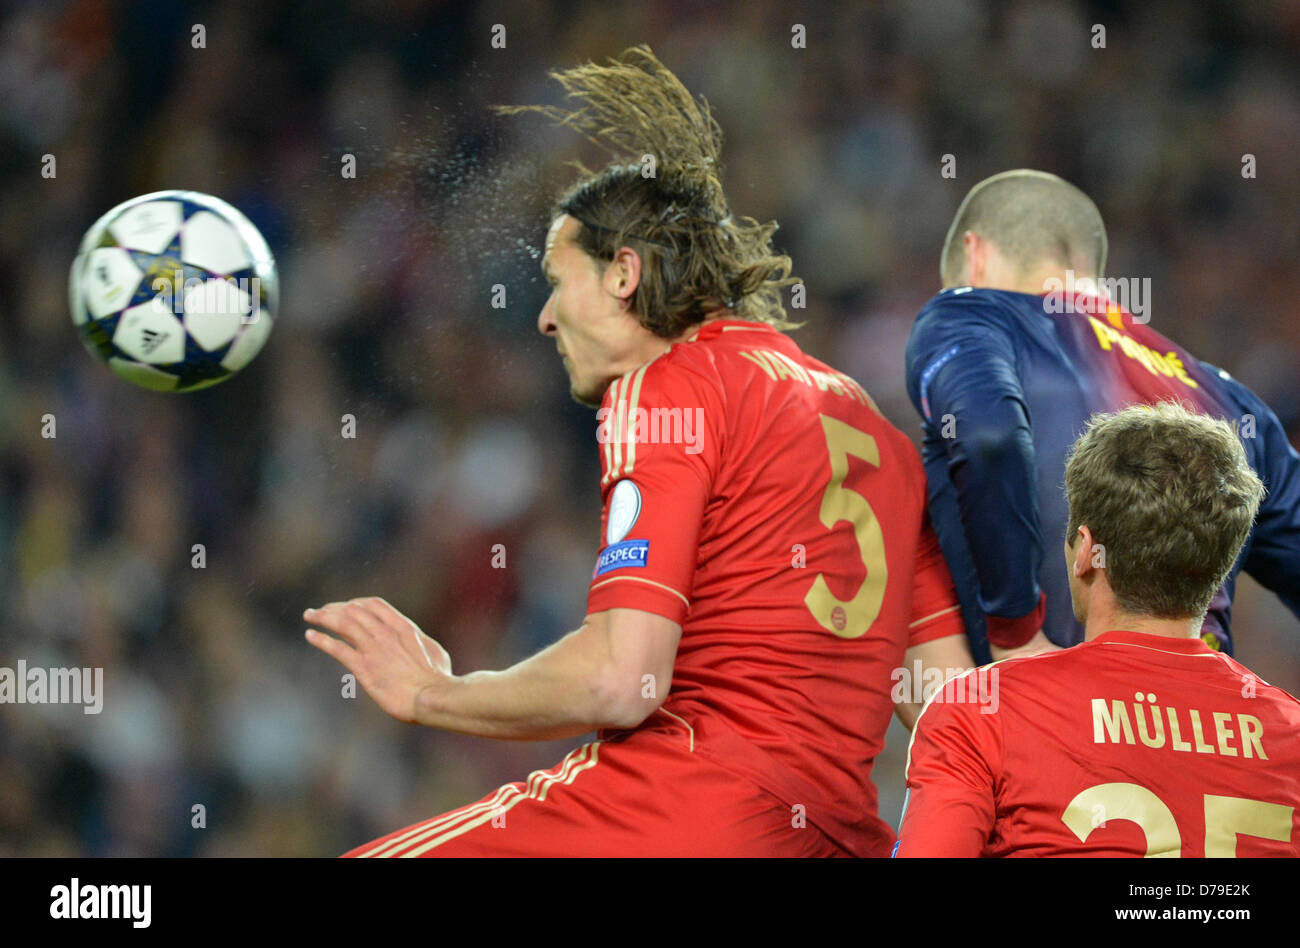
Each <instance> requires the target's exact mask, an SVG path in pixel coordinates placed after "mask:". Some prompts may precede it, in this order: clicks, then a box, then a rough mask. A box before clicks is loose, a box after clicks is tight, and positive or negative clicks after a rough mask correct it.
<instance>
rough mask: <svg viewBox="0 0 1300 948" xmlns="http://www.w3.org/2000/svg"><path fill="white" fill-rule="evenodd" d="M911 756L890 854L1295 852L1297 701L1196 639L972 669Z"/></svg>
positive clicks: (1124, 635)
mask: <svg viewBox="0 0 1300 948" xmlns="http://www.w3.org/2000/svg"><path fill="white" fill-rule="evenodd" d="M981 676H982V677H983V678H984V679H985V680H984V681H977V679H979V678H980V677H981ZM972 681H977V686H976V687H969V683H970V682H972ZM908 758H909V759H908V771H907V786H908V800H907V806H906V808H905V810H904V813H903V826H902V830H901V833H900V837H901V838H900V840H899V845H898V852H897V855H899V856H981V855H982V856H1187V857H1192V856H1242V857H1245V856H1290V857H1295V856H1300V702H1298V701H1296V699H1295V698H1293V697H1291V695H1289V694H1287V693H1286V692H1285V691H1283V690H1282V689H1281V688H1275V687H1274V686H1272V685H1270V684H1268V683H1267V682H1265V681H1263V680H1262V679H1260V678H1258V677H1256V676H1255V675H1254V674H1252V673H1251V671H1250V670H1249V669H1247V668H1246V667H1245V666H1243V665H1241V664H1239V663H1237V662H1235V661H1233V660H1232V659H1231V658H1229V657H1228V656H1227V655H1224V654H1222V653H1221V652H1216V651H1215V650H1213V649H1211V648H1210V647H1209V646H1208V645H1206V644H1205V643H1204V642H1203V641H1201V640H1200V639H1195V638H1186V639H1173V638H1169V637H1167V636H1162V635H1147V634H1143V633H1140V632H1122V631H1116V632H1106V633H1104V634H1102V635H1099V636H1097V637H1096V638H1095V639H1093V640H1091V641H1089V642H1085V643H1083V644H1082V645H1076V646H1074V647H1073V648H1070V649H1066V650H1065V651H1062V652H1051V653H1048V654H1045V655H1036V656H1033V657H1029V658H1019V659H1012V660H1010V661H1007V662H999V663H995V664H993V665H990V666H987V667H986V668H982V669H979V670H978V671H975V672H969V673H967V674H966V675H965V676H963V678H959V679H955V680H954V681H953V682H951V683H950V685H949V686H946V687H945V689H944V690H942V691H940V692H938V693H937V694H936V696H935V698H934V699H933V700H932V701H931V702H930V703H929V704H927V705H926V708H925V711H924V712H923V713H922V714H921V717H920V720H919V721H918V722H917V725H916V729H915V731H914V732H913V736H912V746H911V749H910V751H909V755H908Z"/></svg>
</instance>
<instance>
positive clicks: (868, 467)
mask: <svg viewBox="0 0 1300 948" xmlns="http://www.w3.org/2000/svg"><path fill="white" fill-rule="evenodd" d="M597 419H598V421H599V423H600V426H601V427H600V429H599V438H598V440H600V441H601V442H602V444H601V467H602V472H603V477H602V479H601V486H602V493H603V497H604V514H603V516H602V518H601V526H602V542H603V545H602V548H601V552H600V555H599V558H598V560H597V563H596V568H595V570H594V573H593V575H592V580H591V588H590V591H589V594H588V600H587V611H588V613H595V612H601V611H604V610H607V609H613V608H631V609H642V610H645V611H647V612H652V613H655V614H656V615H661V616H664V617H666V618H669V619H672V620H673V621H675V622H678V623H680V624H681V626H682V638H681V643H680V645H679V647H678V651H677V659H676V663H675V665H674V667H673V680H672V687H671V690H670V692H669V695H668V697H667V699H666V700H665V701H664V704H663V706H662V708H661V709H660V712H657V713H656V714H655V715H652V716H651V718H650V719H648V720H647V725H649V724H650V723H652V722H654V723H655V724H657V725H658V724H661V723H662V722H663V720H664V718H663V715H667V716H668V717H669V718H671V719H675V720H676V721H677V722H679V723H680V726H681V728H682V735H683V740H684V741H688V742H689V744H690V747H691V748H692V750H693V752H694V753H696V754H699V755H702V756H705V757H708V758H709V759H710V760H711V761H712V762H714V763H716V764H717V765H718V766H720V767H723V768H725V769H727V770H729V771H730V772H731V773H734V774H737V775H740V776H743V777H745V778H748V779H749V780H750V781H752V782H753V783H755V784H757V785H758V786H760V787H761V788H763V789H765V790H767V791H768V792H769V793H770V794H772V795H773V796H775V797H776V798H778V799H779V800H781V801H782V802H784V803H785V804H786V805H788V806H790V807H791V808H792V813H793V814H794V816H793V817H792V819H798V818H800V817H802V818H803V819H804V820H806V822H807V824H809V825H812V826H815V827H816V828H817V829H819V830H821V832H822V833H823V834H825V835H826V836H827V837H829V838H830V839H831V840H833V841H834V842H836V843H838V844H839V845H840V846H841V847H842V848H843V849H845V850H846V851H848V852H850V853H853V854H855V855H882V856H883V855H887V854H888V853H889V847H890V845H891V844H892V842H893V838H894V834H893V831H892V830H891V829H890V828H889V827H888V826H887V825H886V824H885V823H884V822H883V821H881V820H880V819H879V818H878V817H877V816H876V790H875V787H874V785H873V784H872V783H871V780H870V776H869V775H870V772H871V765H872V761H873V760H874V759H875V757H876V755H877V754H878V753H879V752H880V750H881V748H882V747H883V745H884V740H885V731H886V729H887V727H888V726H889V720H890V715H891V714H892V713H893V709H894V705H893V701H892V699H891V696H890V691H891V686H892V681H891V672H892V670H893V669H895V668H898V667H899V666H901V665H902V663H903V653H904V650H905V649H906V648H907V647H908V646H909V645H914V644H918V643H920V642H924V641H929V640H931V639H936V638H940V637H943V636H947V635H961V634H964V629H963V626H962V624H961V619H960V615H959V612H958V608H957V600H956V595H955V592H954V590H953V585H952V580H951V578H950V575H949V573H948V568H947V565H946V563H945V562H944V560H943V557H942V554H941V553H940V552H939V548H938V543H937V541H936V540H935V538H934V535H933V532H932V531H931V530H930V528H929V525H928V522H927V520H926V519H925V507H926V488H925V475H924V472H923V470H922V467H921V462H920V457H919V456H918V455H917V452H916V450H915V449H914V448H913V446H912V444H911V442H910V441H909V440H908V439H907V438H906V437H905V436H904V435H903V434H902V433H901V432H899V431H898V430H897V429H895V428H894V427H893V426H892V425H891V424H889V422H887V421H886V420H885V418H884V417H883V416H882V415H881V414H880V413H879V411H878V410H877V409H876V407H875V405H874V403H873V402H872V401H871V399H870V398H869V397H868V396H867V394H866V392H865V391H863V389H862V388H861V386H859V385H858V384H857V383H856V382H854V381H853V380H852V379H850V378H849V377H848V376H846V375H844V374H842V373H840V372H837V371H835V370H834V369H832V368H830V367H829V366H827V365H825V364H823V363H821V362H818V361H817V360H815V359H812V358H809V357H808V356H807V355H805V354H804V353H803V352H801V351H800V349H799V348H798V346H796V345H795V344H794V342H793V341H792V340H791V339H790V338H789V337H788V336H786V335H784V334H782V333H779V332H777V331H776V330H775V329H773V328H772V327H770V326H768V325H766V324H763V323H753V322H745V321H740V320H716V321H712V322H709V323H707V324H705V326H704V327H703V328H701V329H700V330H699V331H698V332H696V333H695V334H694V335H692V336H691V337H689V339H688V340H687V341H685V342H683V343H679V344H676V345H674V346H673V347H672V348H671V349H670V350H669V351H668V352H667V353H665V354H664V355H661V356H659V357H658V358H656V359H654V360H653V361H651V362H649V363H647V364H646V365H644V366H642V367H640V368H639V369H636V370H635V371H633V372H629V373H628V374H627V375H624V376H623V377H622V378H620V379H618V380H616V381H615V382H614V383H613V384H612V385H611V386H610V387H609V390H608V391H607V392H606V394H605V398H604V402H603V405H602V407H601V410H600V412H599V413H598V415H597ZM663 684H666V683H663ZM609 733H612V734H616V735H619V736H620V737H621V734H620V732H609ZM602 736H605V734H602ZM635 737H636V734H635V731H633V732H632V733H631V736H630V737H628V738H627V739H628V740H635ZM796 807H801V808H802V809H795V808H796ZM796 825H797V824H796Z"/></svg>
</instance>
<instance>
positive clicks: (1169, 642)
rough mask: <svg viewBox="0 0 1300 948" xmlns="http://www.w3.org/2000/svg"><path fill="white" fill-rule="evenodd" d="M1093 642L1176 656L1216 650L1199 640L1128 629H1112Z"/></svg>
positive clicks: (1210, 653) (1210, 652) (1203, 653)
mask: <svg viewBox="0 0 1300 948" xmlns="http://www.w3.org/2000/svg"><path fill="white" fill-rule="evenodd" d="M1093 642H1115V643H1119V644H1123V645H1141V646H1143V647H1144V648H1153V649H1155V650H1156V651H1159V652H1172V653H1174V654H1176V655H1213V654H1215V650H1214V649H1212V648H1210V646H1208V645H1206V644H1205V642H1204V640H1202V639H1199V638H1195V639H1194V638H1191V637H1188V638H1185V639H1184V638H1177V639H1176V638H1173V637H1172V636H1168V635H1151V634H1150V633H1149V632H1130V631H1128V630H1127V629H1112V630H1111V631H1109V632H1103V633H1102V634H1101V635H1099V636H1097V637H1096V638H1094V639H1092V640H1091V641H1090V642H1089V644H1092V643H1093Z"/></svg>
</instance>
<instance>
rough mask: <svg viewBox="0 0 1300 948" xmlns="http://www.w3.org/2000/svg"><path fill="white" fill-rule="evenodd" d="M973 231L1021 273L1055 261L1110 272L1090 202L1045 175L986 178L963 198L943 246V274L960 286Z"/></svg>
mask: <svg viewBox="0 0 1300 948" xmlns="http://www.w3.org/2000/svg"><path fill="white" fill-rule="evenodd" d="M966 231H971V232H973V233H975V234H978V235H979V236H981V237H983V238H985V239H987V240H989V241H992V242H993V244H994V245H995V246H996V247H997V248H998V250H999V251H1001V252H1002V255H1003V256H1004V257H1006V258H1007V261H1008V262H1010V263H1012V264H1014V265H1015V266H1016V267H1018V268H1019V269H1020V270H1021V271H1024V272H1028V271H1030V270H1032V269H1033V268H1034V267H1036V266H1038V265H1039V264H1042V263H1045V262H1047V263H1055V264H1059V265H1060V266H1062V267H1067V268H1070V269H1073V270H1076V271H1078V272H1079V275H1080V276H1093V277H1097V278H1101V277H1102V276H1104V275H1105V274H1104V273H1103V271H1104V270H1105V269H1106V252H1107V243H1106V225H1105V224H1103V223H1102V220H1101V211H1099V210H1097V205H1096V204H1094V203H1093V201H1092V198H1090V197H1088V195H1086V194H1084V193H1083V192H1082V191H1080V190H1079V189H1078V188H1076V187H1075V186H1074V185H1072V184H1071V183H1070V182H1068V181H1066V180H1065V179H1063V178H1058V177H1057V176H1056V175H1054V174H1048V173H1047V172H1046V171H1034V170H1031V169H1029V168H1017V169H1016V170H1014V171H1003V172H1002V173H1001V174H995V175H993V177H991V178H985V179H984V180H983V181H981V182H980V183H979V184H977V185H975V187H973V188H971V189H970V192H969V193H968V194H967V195H966V197H965V199H963V200H962V202H961V206H960V207H959V208H957V213H956V215H955V216H954V217H953V220H952V226H951V227H949V228H948V236H947V238H945V240H944V243H943V254H942V256H941V257H940V260H939V276H940V279H942V281H943V285H944V286H945V287H952V286H957V285H959V284H960V283H961V278H960V273H961V270H962V267H963V266H964V265H965V262H966V248H965V246H964V245H963V243H962V236H963V235H964V234H965V233H966Z"/></svg>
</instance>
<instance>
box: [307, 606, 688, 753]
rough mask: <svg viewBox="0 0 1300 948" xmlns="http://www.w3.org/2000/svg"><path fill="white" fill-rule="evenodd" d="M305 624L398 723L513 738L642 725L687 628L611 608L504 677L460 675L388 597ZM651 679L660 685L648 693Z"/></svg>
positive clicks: (311, 613)
mask: <svg viewBox="0 0 1300 948" xmlns="http://www.w3.org/2000/svg"><path fill="white" fill-rule="evenodd" d="M304 618H305V619H307V621H309V622H311V623H312V624H313V625H317V626H320V627H321V628H323V629H327V630H329V631H330V632H332V633H333V636H327V635H323V634H322V633H320V632H315V631H309V632H308V634H307V637H308V641H309V642H311V644H312V645H315V646H316V647H317V648H319V649H320V650H321V651H323V652H325V653H326V654H328V655H331V656H333V657H334V658H336V659H338V661H339V662H341V663H342V664H343V665H344V666H345V667H346V668H347V669H348V670H349V671H351V672H352V673H353V674H355V675H356V676H357V681H358V682H359V683H360V684H361V686H362V687H363V688H365V690H366V693H367V694H369V695H370V696H371V698H373V699H374V701H375V703H376V704H378V705H379V706H380V707H381V708H382V709H383V710H384V711H386V712H387V713H388V714H390V715H392V716H393V717H395V718H397V719H398V720H399V721H405V722H407V723H413V724H423V725H425V726H427V727H436V728H440V729H442V730H446V731H456V732H458V733H461V734H473V735H477V736H480V737H496V738H506V739H513V740H550V739H559V738H565V737H574V736H577V735H579V734H585V733H587V732H589V731H593V730H597V729H599V728H604V727H619V728H627V727H635V726H636V725H638V724H640V723H641V722H642V721H643V720H644V719H645V718H646V717H647V716H648V715H650V714H651V713H652V712H653V711H654V710H655V709H656V708H658V707H659V705H660V704H662V702H663V697H664V696H666V695H667V694H668V689H669V686H670V684H671V681H672V671H673V661H674V659H675V658H676V655H677V643H678V641H679V640H680V638H681V632H682V629H681V626H680V625H678V624H677V623H676V622H672V621H670V620H668V619H665V618H663V617H662V616H658V615H654V614H652V613H648V612H642V611H640V610H637V609H611V610H608V611H606V612H599V613H595V614H594V615H589V616H587V618H586V620H585V621H584V622H583V624H582V627H581V628H580V629H578V630H576V631H574V632H571V633H569V634H568V635H566V636H565V637H564V638H562V639H560V640H559V641H558V642H556V643H555V644H553V645H551V646H549V647H548V648H546V649H543V650H542V651H541V652H538V653H537V654H536V655H534V656H533V657H532V658H529V659H526V660H525V661H522V662H520V663H518V664H517V665H514V666H512V667H510V668H507V669H505V670H504V671H478V672H472V673H470V674H467V675H454V674H452V672H451V661H450V659H449V658H448V656H447V653H446V652H445V651H444V650H443V649H442V647H441V646H440V645H439V644H438V643H437V642H436V641H434V640H433V639H431V638H430V637H429V636H427V635H425V634H424V633H423V632H421V631H420V630H419V628H417V627H416V625H415V623H413V622H411V620H410V619H408V618H406V617H405V616H403V615H402V614H401V613H400V612H398V611H397V610H396V609H394V608H393V607H392V606H391V605H389V604H388V603H387V602H385V601H384V600H382V599H355V600H352V601H351V602H346V603H343V602H339V603H330V604H329V605H327V606H323V607H321V608H320V609H309V610H307V612H306V613H305V614H304ZM646 675H651V676H654V677H653V678H652V679H650V680H651V681H653V682H655V683H656V685H657V687H654V688H646V687H645V681H646V679H645V676H646Z"/></svg>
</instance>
